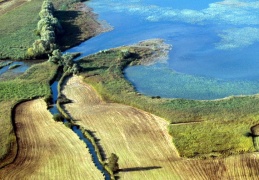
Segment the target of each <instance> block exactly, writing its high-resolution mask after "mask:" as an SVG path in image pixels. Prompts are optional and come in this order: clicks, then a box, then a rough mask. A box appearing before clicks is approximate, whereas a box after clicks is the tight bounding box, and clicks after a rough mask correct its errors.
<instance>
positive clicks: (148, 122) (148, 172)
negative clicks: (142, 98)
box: [63, 77, 259, 180]
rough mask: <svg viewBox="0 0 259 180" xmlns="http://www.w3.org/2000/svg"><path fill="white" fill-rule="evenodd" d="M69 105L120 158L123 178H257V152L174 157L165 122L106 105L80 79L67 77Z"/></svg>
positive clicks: (125, 108)
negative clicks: (201, 157) (202, 157)
mask: <svg viewBox="0 0 259 180" xmlns="http://www.w3.org/2000/svg"><path fill="white" fill-rule="evenodd" d="M63 94H65V95H66V96H67V97H68V98H69V99H72V100H73V101H74V103H71V104H67V105H66V106H65V108H66V110H67V111H68V112H69V113H70V115H71V116H72V117H73V118H74V119H76V120H78V121H77V122H78V124H80V125H82V126H84V127H86V128H87V129H89V130H91V131H92V132H94V134H95V136H96V137H97V138H98V139H100V144H101V146H102V147H103V148H104V151H105V152H106V153H107V155H109V154H110V153H112V152H114V153H116V154H117V155H118V156H119V165H120V168H121V169H122V171H121V172H120V173H119V176H120V177H121V179H125V180H130V179H132V180H136V179H146V180H160V179H161V180H171V179H174V180H177V179H183V180H200V179H201V180H203V179H205V180H207V179H209V180H218V179H223V180H224V179H240V180H241V179H256V178H258V176H259V171H258V169H257V167H258V165H259V161H258V158H259V156H258V154H247V155H239V156H232V157H229V158H226V159H215V160H189V159H184V158H179V156H178V153H177V151H176V149H175V147H174V146H173V143H172V141H171V137H170V136H169V135H168V133H167V122H166V121H164V120H163V119H161V118H159V117H156V116H154V115H152V114H149V113H147V112H144V111H141V110H138V109H135V108H132V107H130V106H126V105H121V104H115V103H106V102H104V101H103V100H102V99H101V98H100V97H99V96H98V94H97V93H96V91H95V90H94V89H93V88H92V87H91V86H89V85H87V84H85V83H83V82H82V80H81V79H80V78H79V77H72V78H70V79H69V80H68V81H67V82H66V85H65V88H64V90H63Z"/></svg>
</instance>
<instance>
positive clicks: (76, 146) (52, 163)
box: [0, 99, 103, 180]
mask: <svg viewBox="0 0 259 180" xmlns="http://www.w3.org/2000/svg"><path fill="white" fill-rule="evenodd" d="M15 115H16V116H15V126H16V135H17V139H18V154H17V156H16V158H15V160H14V162H13V163H12V164H10V165H8V166H6V167H4V168H2V169H0V179H10V180H12V179H103V175H102V174H101V173H100V172H99V171H98V170H97V168H96V167H95V166H94V164H93V162H92V160H91V157H90V154H89V153H88V150H87V149H86V148H85V144H84V143H83V142H82V141H81V140H79V138H78V137H77V135H76V134H74V133H73V132H72V131H71V130H70V129H69V128H67V127H65V126H64V125H63V124H62V123H60V122H55V121H54V120H52V115H51V114H50V113H49V111H47V106H46V103H45V102H44V100H42V99H39V100H32V101H28V102H25V103H22V104H20V105H18V106H17V108H16V109H15Z"/></svg>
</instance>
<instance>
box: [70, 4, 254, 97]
mask: <svg viewBox="0 0 259 180" xmlns="http://www.w3.org/2000/svg"><path fill="white" fill-rule="evenodd" d="M87 4H88V5H89V6H91V7H92V8H93V9H94V11H95V12H96V13H98V14H99V19H101V20H106V21H107V22H108V23H110V24H111V25H112V26H113V27H114V30H113V31H110V32H107V33H104V34H101V35H99V36H97V37H95V38H92V39H90V40H88V41H86V42H84V43H82V44H81V45H79V46H77V47H75V48H72V49H70V50H69V51H80V52H83V55H88V54H91V53H94V52H97V51H100V50H103V49H108V48H112V47H117V46H121V45H128V44H133V43H136V42H138V41H142V40H145V39H149V38H162V39H164V40H165V42H166V43H168V44H171V45H172V46H173V48H172V50H171V51H170V52H169V59H168V61H167V63H165V64H163V65H162V66H161V65H154V66H148V67H144V66H139V67H129V68H127V69H126V70H125V74H126V77H127V78H128V79H129V80H130V81H131V82H132V83H133V84H134V85H135V87H136V89H137V90H138V91H140V92H141V93H144V94H147V95H156V96H162V97H171V98H189V99H217V98H223V97H226V96H230V95H248V94H256V93H258V92H259V71H258V69H259V63H258V61H259V51H258V47H259V14H258V13H257V12H258V10H259V1H255V0H242V1H241V0H225V1H215V0H214V1H213V0H207V1H206V0H197V1H195V3H193V1H190V0H181V1H178V0H165V1H158V0H145V1H144V0H129V1H119V0H103V1H97V0H92V1H90V2H87ZM158 67H159V68H158ZM154 69H155V71H154ZM142 72H143V74H142ZM154 72H155V74H159V75H158V76H155V77H154V76H153V74H154ZM160 77H161V78H160ZM162 78H164V79H162ZM194 80H196V81H197V82H196V81H194ZM179 81H181V82H182V83H181V84H179ZM194 82H196V83H194ZM177 83H178V85H176V84H177ZM226 84H227V86H226ZM187 86H188V88H187ZM208 86H209V87H208ZM222 87H225V88H222ZM183 92H185V93H183Z"/></svg>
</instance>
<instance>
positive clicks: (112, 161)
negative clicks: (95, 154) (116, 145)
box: [107, 153, 119, 172]
mask: <svg viewBox="0 0 259 180" xmlns="http://www.w3.org/2000/svg"><path fill="white" fill-rule="evenodd" d="M118 161H119V157H118V156H117V155H116V154H114V153H112V154H111V155H110V157H109V158H108V162H107V166H108V168H109V169H110V170H112V171H113V172H118V171H119V164H118Z"/></svg>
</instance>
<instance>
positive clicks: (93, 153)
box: [49, 81, 111, 180]
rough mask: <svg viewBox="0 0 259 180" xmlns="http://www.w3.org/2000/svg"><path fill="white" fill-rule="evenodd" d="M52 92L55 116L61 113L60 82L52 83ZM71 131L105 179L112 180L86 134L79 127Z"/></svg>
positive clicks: (51, 109) (74, 126) (72, 127)
mask: <svg viewBox="0 0 259 180" xmlns="http://www.w3.org/2000/svg"><path fill="white" fill-rule="evenodd" d="M51 90H52V96H53V100H52V103H53V104H52V107H51V108H50V109H49V111H50V112H51V114H53V115H55V114H58V113H59V111H58V108H57V106H56V103H57V99H58V81H54V82H53V83H52V85H51ZM63 123H64V124H66V123H68V120H67V119H64V120H63ZM71 129H72V130H73V132H74V133H76V134H77V136H78V137H79V138H80V139H81V140H82V141H83V142H84V143H85V144H86V147H87V148H88V150H89V153H90V154H91V157H92V161H93V163H94V165H95V166H96V168H97V169H98V170H99V171H101V173H102V174H103V175H104V179H105V180H110V179H111V177H110V174H109V173H108V172H107V171H106V170H105V168H104V167H103V164H102V163H101V162H100V161H99V159H98V156H97V153H96V151H95V148H94V145H93V144H92V143H91V141H89V140H88V139H87V138H86V137H85V136H84V134H83V132H82V131H81V129H80V128H79V126H76V125H72V126H71Z"/></svg>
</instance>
